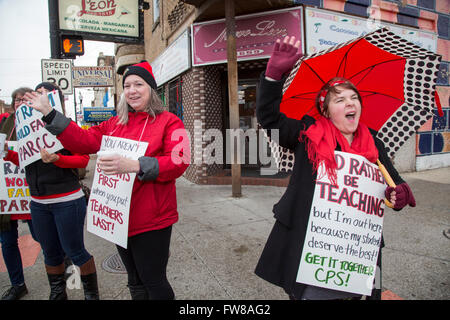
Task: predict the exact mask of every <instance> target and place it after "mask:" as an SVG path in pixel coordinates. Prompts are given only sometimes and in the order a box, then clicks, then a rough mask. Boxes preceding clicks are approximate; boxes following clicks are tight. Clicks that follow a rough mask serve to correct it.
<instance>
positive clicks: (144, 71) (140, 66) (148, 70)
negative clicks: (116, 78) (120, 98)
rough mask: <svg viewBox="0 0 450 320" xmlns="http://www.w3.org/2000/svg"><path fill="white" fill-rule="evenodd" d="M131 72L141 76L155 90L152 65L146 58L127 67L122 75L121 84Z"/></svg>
mask: <svg viewBox="0 0 450 320" xmlns="http://www.w3.org/2000/svg"><path fill="white" fill-rule="evenodd" d="M131 74H135V75H137V76H139V77H141V78H142V79H144V81H145V82H147V83H148V85H149V86H150V87H152V88H153V89H155V90H156V81H155V77H154V76H153V72H152V66H151V65H150V64H149V63H148V62H147V61H146V60H142V61H141V62H139V63H137V64H133V65H132V66H131V67H128V68H127V70H126V71H125V74H124V75H123V79H122V86H123V85H124V84H125V78H126V77H128V76H129V75H131Z"/></svg>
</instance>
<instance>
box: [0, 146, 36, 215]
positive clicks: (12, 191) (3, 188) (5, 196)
mask: <svg viewBox="0 0 450 320" xmlns="http://www.w3.org/2000/svg"><path fill="white" fill-rule="evenodd" d="M1 147H2V149H3V145H2V146H1ZM16 147H17V141H8V148H10V149H12V150H15V149H16ZM30 200H31V197H30V189H29V188H28V184H27V181H26V180H25V171H24V169H20V168H19V167H18V166H16V165H15V164H14V163H12V162H10V161H4V160H3V159H1V158H0V214H16V213H30Z"/></svg>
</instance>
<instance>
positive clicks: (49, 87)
mask: <svg viewBox="0 0 450 320" xmlns="http://www.w3.org/2000/svg"><path fill="white" fill-rule="evenodd" d="M39 88H45V89H47V90H48V91H55V90H56V91H58V94H59V100H61V103H64V95H63V93H62V91H61V88H60V87H58V86H57V85H56V84H54V83H53V82H41V83H39V84H38V85H37V86H36V88H34V91H37V89H39Z"/></svg>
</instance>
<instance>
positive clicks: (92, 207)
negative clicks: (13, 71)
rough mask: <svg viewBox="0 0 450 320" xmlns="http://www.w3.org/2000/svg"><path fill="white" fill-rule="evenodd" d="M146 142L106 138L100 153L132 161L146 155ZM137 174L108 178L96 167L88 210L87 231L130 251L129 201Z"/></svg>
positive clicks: (103, 139)
mask: <svg viewBox="0 0 450 320" xmlns="http://www.w3.org/2000/svg"><path fill="white" fill-rule="evenodd" d="M147 146H148V143H147V142H142V141H141V142H138V141H134V140H130V139H125V138H118V137H111V136H103V138H102V144H101V147H100V150H101V152H99V157H100V156H101V155H100V153H102V152H103V153H109V154H118V155H121V156H124V157H127V158H130V159H133V160H137V159H138V158H139V157H141V156H143V155H144V154H145V150H146V149H147ZM135 177H136V173H124V174H116V175H106V174H104V173H103V171H102V170H100V169H99V167H98V165H97V164H96V165H95V173H94V180H93V182H92V189H91V195H90V197H89V203H88V210H87V230H88V231H89V232H92V233H93V234H96V235H98V236H99V237H102V238H104V239H106V240H108V241H111V242H113V243H115V244H118V245H119V246H121V247H123V248H127V241H128V221H129V220H128V218H129V215H130V199H131V193H132V190H133V184H134V179H135Z"/></svg>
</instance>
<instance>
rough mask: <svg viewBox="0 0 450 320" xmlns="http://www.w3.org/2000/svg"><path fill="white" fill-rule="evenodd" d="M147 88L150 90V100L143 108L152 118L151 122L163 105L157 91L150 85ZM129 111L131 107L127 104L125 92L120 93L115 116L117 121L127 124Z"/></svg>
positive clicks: (161, 110) (162, 109)
mask: <svg viewBox="0 0 450 320" xmlns="http://www.w3.org/2000/svg"><path fill="white" fill-rule="evenodd" d="M148 90H150V101H149V103H148V105H147V107H146V108H145V112H147V113H148V114H149V115H150V116H151V117H152V118H153V120H152V122H153V121H155V119H156V116H157V115H158V114H160V113H161V112H163V111H164V107H163V103H162V101H161V99H160V98H159V96H158V93H157V92H156V91H155V90H153V88H152V87H150V86H148ZM130 111H133V109H132V108H131V107H130V106H129V105H128V103H127V99H126V98H125V94H124V93H122V94H121V95H120V99H119V103H118V105H117V117H118V118H119V121H118V122H117V123H118V124H127V123H128V112H130Z"/></svg>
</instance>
